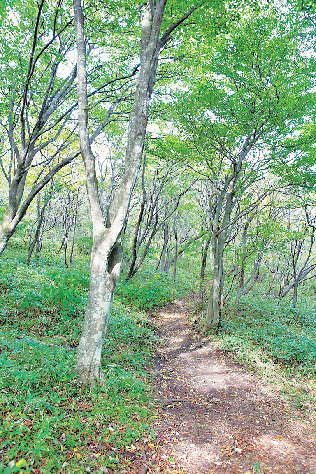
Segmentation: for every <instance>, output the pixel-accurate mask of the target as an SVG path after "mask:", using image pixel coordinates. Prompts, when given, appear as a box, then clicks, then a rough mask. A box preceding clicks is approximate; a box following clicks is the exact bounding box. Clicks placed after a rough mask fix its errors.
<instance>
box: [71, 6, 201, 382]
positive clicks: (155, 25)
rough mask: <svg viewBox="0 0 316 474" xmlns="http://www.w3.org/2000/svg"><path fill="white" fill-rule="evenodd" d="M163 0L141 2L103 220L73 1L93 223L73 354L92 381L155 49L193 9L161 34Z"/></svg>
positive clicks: (137, 160) (79, 23)
mask: <svg viewBox="0 0 316 474" xmlns="http://www.w3.org/2000/svg"><path fill="white" fill-rule="evenodd" d="M166 2H167V0H158V1H157V2H156V3H153V2H148V3H146V4H144V5H143V11H144V13H143V15H142V38H141V41H140V71H139V77H138V81H137V85H136V91H135V99H134V106H133V109H132V111H131V113H130V117H129V124H128V139H127V147H126V155H125V170H124V175H123V178H122V181H121V183H120V186H119V187H118V189H117V191H116V192H115V194H114V196H113V199H112V202H111V203H110V205H109V208H108V212H107V217H106V219H104V217H103V215H102V207H101V202H100V197H99V194H98V185H97V178H96V171H95V157H94V155H93V153H92V150H91V147H90V143H89V132H88V97H87V72H86V50H85V38H84V26H83V25H84V20H83V14H82V9H81V0H74V1H73V4H74V18H75V32H76V43H77V52H78V85H77V87H78V106H79V115H78V121H79V139H80V149H81V154H82V157H83V160H84V165H85V170H86V186H87V193H88V198H89V204H90V210H91V219H92V224H93V246H92V254H91V263H90V288H89V302H88V308H87V311H86V315H85V320H84V328H83V333H82V337H81V339H80V342H79V346H78V350H77V355H76V357H77V365H76V370H77V372H78V373H79V375H80V378H81V379H82V380H83V381H90V382H93V381H94V379H95V378H97V379H99V378H100V377H101V351H102V343H103V339H104V336H105V333H106V329H107V324H108V319H109V314H110V308H111V303H112V300H113V294H114V290H115V286H116V283H117V280H118V277H119V274H120V267H121V254H122V249H121V243H120V236H121V233H122V229H123V227H124V222H125V220H126V217H127V212H128V207H129V201H130V197H131V193H132V190H133V187H134V184H135V181H136V178H137V174H138V171H139V168H140V165H141V160H142V153H143V147H144V139H145V133H146V127H147V121H148V113H149V102H150V98H151V95H152V91H153V86H154V83H155V79H156V70H157V64H158V56H159V52H160V50H161V49H162V47H163V46H164V45H165V44H166V43H167V42H168V40H169V38H170V34H171V32H172V31H173V30H174V29H175V28H176V27H177V26H178V25H179V24H180V23H181V22H182V21H184V20H185V19H186V18H187V17H188V16H189V14H190V13H192V12H193V11H194V9H191V10H189V12H188V13H187V14H186V15H184V16H183V18H182V19H181V20H179V21H178V22H176V23H175V24H173V25H171V26H170V27H169V28H168V30H167V31H166V32H165V34H164V35H163V36H162V37H161V38H160V29H161V23H162V18H163V14H164V10H165V6H166Z"/></svg>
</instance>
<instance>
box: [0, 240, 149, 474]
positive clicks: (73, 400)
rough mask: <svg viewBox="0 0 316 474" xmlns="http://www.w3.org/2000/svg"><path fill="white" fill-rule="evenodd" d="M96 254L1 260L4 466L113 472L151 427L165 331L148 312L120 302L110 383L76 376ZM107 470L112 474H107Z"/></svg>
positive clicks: (107, 360)
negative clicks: (70, 260)
mask: <svg viewBox="0 0 316 474" xmlns="http://www.w3.org/2000/svg"><path fill="white" fill-rule="evenodd" d="M87 287H88V257H85V258H81V260H77V262H76V263H75V264H74V266H73V267H72V268H71V269H65V268H64V267H63V265H62V263H61V262H60V261H58V259H57V258H56V256H54V255H52V254H51V255H49V254H48V253H47V252H46V254H45V256H43V257H41V258H40V260H39V261H38V262H36V265H32V266H30V267H27V266H26V265H25V260H24V259H23V258H22V257H21V255H20V253H19V250H18V249H14V248H13V249H11V250H8V251H7V252H6V253H5V254H4V255H3V257H2V259H1V273H0V308H1V312H0V318H1V330H0V371H1V378H0V414H1V425H0V472H2V473H5V474H8V473H11V472H12V473H13V472H20V473H21V472H22V473H30V472H35V473H37V472H38V473H50V472H64V473H75V472H87V468H90V470H91V471H93V472H103V471H104V469H105V468H106V467H112V468H114V470H115V466H117V465H118V464H119V463H121V460H122V456H123V453H124V450H125V449H126V448H127V446H129V445H130V444H131V443H132V442H133V441H134V440H136V439H138V438H139V437H141V436H143V435H144V433H147V434H148V433H149V426H150V420H151V417H152V415H153V404H152V396H151V392H150V388H149V384H148V377H149V375H148V371H149V369H150V367H151V360H152V351H153V349H154V343H155V336H154V334H153V330H152V327H151V325H150V324H149V323H148V321H147V320H146V317H145V315H144V314H143V313H141V312H139V311H138V312H135V311H132V310H131V309H129V308H126V307H125V306H124V305H123V304H122V303H121V302H119V301H116V302H115V303H114V305H113V311H112V319H111V322H110V327H109V335H108V338H107V340H106V343H105V346H104V350H103V354H102V364H103V369H104V372H105V382H104V384H102V385H97V386H96V387H94V388H90V387H86V386H83V385H81V384H80V383H78V381H77V380H76V377H75V374H74V371H73V365H74V354H75V349H74V347H75V345H76V344H77V341H78V337H79V335H80V331H81V325H82V320H83V312H84V307H85V303H86V299H87ZM102 469H103V471H102Z"/></svg>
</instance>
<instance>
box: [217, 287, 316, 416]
mask: <svg viewBox="0 0 316 474" xmlns="http://www.w3.org/2000/svg"><path fill="white" fill-rule="evenodd" d="M222 329H223V330H222V331H221V332H220V334H219V335H218V336H217V337H216V340H217V342H218V343H219V344H220V345H221V347H223V348H224V349H225V350H226V351H228V352H233V353H235V354H236V355H237V357H238V358H239V360H241V361H242V362H244V363H246V364H248V365H252V366H253V367H255V368H256V369H259V370H260V371H261V372H262V373H263V375H266V376H267V378H269V380H272V378H274V379H275V380H278V382H279V383H280V384H281V387H282V388H281V390H282V391H283V392H284V393H286V394H287V396H288V397H289V398H290V399H291V400H292V401H294V402H295V404H296V405H297V406H298V407H300V408H302V407H305V408H308V409H310V408H311V409H313V408H314V406H315V402H316V396H315V390H314V385H315V376H316V304H315V303H314V302H313V301H312V300H311V299H307V298H304V299H303V298H302V301H301V302H300V304H299V305H298V307H297V308H296V309H293V308H292V307H291V305H290V304H289V302H287V301H286V300H284V301H279V300H277V299H270V298H269V297H266V296H265V295H261V294H257V295H246V296H244V297H243V298H242V299H241V301H240V302H239V304H238V305H237V306H236V307H235V308H228V309H227V315H226V317H224V318H223V321H222Z"/></svg>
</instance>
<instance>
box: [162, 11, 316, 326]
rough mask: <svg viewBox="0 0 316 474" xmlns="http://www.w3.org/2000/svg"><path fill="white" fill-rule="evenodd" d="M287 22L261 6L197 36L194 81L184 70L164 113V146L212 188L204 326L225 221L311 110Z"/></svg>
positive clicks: (307, 75)
mask: <svg viewBox="0 0 316 474" xmlns="http://www.w3.org/2000/svg"><path fill="white" fill-rule="evenodd" d="M291 22H292V17H290V16H289V17H286V15H283V16H282V17H281V13H280V11H278V10H276V9H274V8H273V7H267V9H263V11H262V12H261V13H260V14H257V13H256V14H252V13H251V12H248V14H247V15H245V16H244V18H242V19H241V20H240V22H239V25H238V26H236V28H235V29H234V30H233V31H230V32H229V34H227V33H226V35H222V36H219V38H218V41H217V42H213V44H212V45H210V44H209V43H207V41H205V42H204V43H201V45H200V49H199V54H198V55H197V56H198V57H199V59H200V58H203V61H202V64H201V65H199V73H197V74H196V75H195V82H194V83H193V81H192V75H191V74H190V77H188V79H187V82H186V83H185V84H186V87H187V90H186V92H185V93H183V92H180V93H178V97H179V99H178V100H179V102H178V106H177V117H178V120H175V119H174V113H173V112H172V114H170V120H173V123H174V128H175V132H174V134H173V137H170V138H169V147H170V148H169V149H170V152H172V153H173V154H177V155H178V156H185V155H186V156H190V157H191V159H190V160H188V165H189V166H190V167H192V168H193V169H195V170H196V172H197V174H199V175H201V176H204V177H207V179H208V181H209V188H210V191H211V195H212V197H211V200H212V205H211V208H212V219H211V220H212V229H211V244H210V249H211V260H212V285H211V291H210V296H209V301H208V307H207V316H206V321H205V325H206V327H207V328H212V327H217V326H218V324H219V323H220V317H221V300H222V292H223V275H224V250H225V246H226V243H227V241H228V240H229V238H230V234H231V231H232V226H233V224H235V223H236V222H238V220H239V219H240V218H241V216H243V215H245V214H246V213H249V212H251V211H252V210H254V209H255V208H256V206H257V205H258V202H254V200H253V199H252V196H251V186H252V185H253V184H254V183H255V182H256V181H257V180H262V179H263V178H264V174H265V173H267V170H268V169H269V166H270V164H271V163H273V160H274V157H275V153H276V149H277V147H278V145H279V144H281V143H283V141H284V139H285V137H287V136H290V135H291V134H293V133H294V130H295V129H297V128H298V126H299V125H301V124H303V123H305V122H306V116H307V114H309V115H313V114H314V105H315V99H314V93H313V92H312V89H311V87H312V83H313V79H312V76H313V71H314V66H313V61H310V60H308V59H307V58H306V56H305V55H304V54H302V52H303V51H304V43H303V39H301V37H300V36H299V35H298V30H297V28H298V27H297V25H295V24H291ZM290 24H291V27H292V29H291V30H290V29H289V25H290ZM173 107H174V106H173V105H172V108H173ZM267 191H269V190H264V191H263V194H262V196H261V197H259V200H262V199H263V198H264V196H265V195H266V192H267ZM245 198H246V199H245ZM241 201H243V206H245V204H246V207H243V206H241V205H240V204H242V202H241Z"/></svg>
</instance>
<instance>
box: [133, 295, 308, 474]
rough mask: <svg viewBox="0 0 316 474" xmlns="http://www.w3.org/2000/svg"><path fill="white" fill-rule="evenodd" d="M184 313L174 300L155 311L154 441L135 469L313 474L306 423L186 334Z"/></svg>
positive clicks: (193, 473) (181, 304) (176, 472)
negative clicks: (158, 342) (156, 405)
mask: <svg viewBox="0 0 316 474" xmlns="http://www.w3.org/2000/svg"><path fill="white" fill-rule="evenodd" d="M188 311H189V308H188V306H187V305H186V303H185V302H183V301H176V302H173V303H170V304H169V305H167V306H166V307H164V308H163V309H162V310H161V311H159V312H158V313H157V314H156V316H155V319H156V323H157V325H158V328H159V333H160V337H161V347H160V348H159V350H158V352H157V356H156V374H155V390H156V397H157V401H158V400H159V401H160V404H161V408H159V417H158V418H157V421H156V424H155V430H156V433H157V443H156V444H155V445H154V444H151V443H150V442H148V443H146V445H145V449H143V465H142V466H143V467H142V468H141V467H139V470H138V471H136V472H139V473H141V472H142V473H145V472H148V473H149V472H151V473H170V474H198V473H230V474H237V473H243V474H253V473H264V474H268V473H273V474H279V473H280V474H281V473H282V474H285V473H287V474H290V473H302V474H316V448H315V447H316V444H315V435H316V431H315V424H314V427H313V424H312V423H311V422H312V421H313V420H310V423H308V422H307V421H308V420H307V421H306V420H303V417H302V416H301V414H300V413H299V412H297V411H295V410H294V409H292V408H290V407H289V406H288V405H287V404H286V403H285V402H284V401H282V399H281V398H280V396H279V395H278V394H276V393H274V392H273V389H272V388H271V387H269V386H268V385H266V384H264V383H263V382H262V381H261V380H260V378H259V377H257V376H256V375H255V374H253V373H251V372H249V371H248V370H247V369H246V368H244V367H243V366H242V365H240V364H238V363H236V362H234V361H233V360H232V359H231V358H230V357H229V356H227V355H225V354H224V353H223V352H222V351H221V350H219V349H218V348H216V346H215V345H214V344H213V343H212V342H209V341H206V340H203V338H202V337H201V336H199V335H198V334H196V333H195V332H194V331H192V324H191V322H190V321H189V318H188V317H187V313H188ZM314 421H315V420H314ZM125 472H126V471H125ZM134 472H135V471H134Z"/></svg>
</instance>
